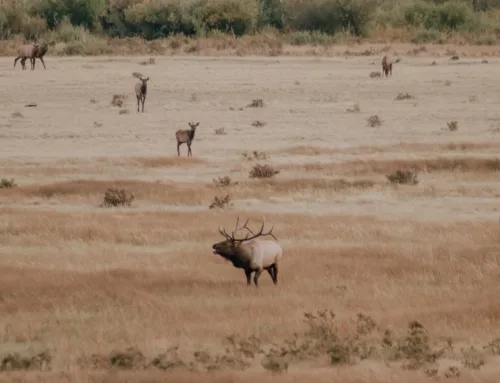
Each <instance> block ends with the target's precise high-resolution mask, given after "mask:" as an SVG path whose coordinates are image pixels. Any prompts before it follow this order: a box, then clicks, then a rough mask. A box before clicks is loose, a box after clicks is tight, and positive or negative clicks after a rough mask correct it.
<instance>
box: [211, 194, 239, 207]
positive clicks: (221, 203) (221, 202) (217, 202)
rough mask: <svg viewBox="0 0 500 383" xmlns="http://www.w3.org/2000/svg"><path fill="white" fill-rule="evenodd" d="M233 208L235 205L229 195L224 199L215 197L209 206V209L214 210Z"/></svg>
mask: <svg viewBox="0 0 500 383" xmlns="http://www.w3.org/2000/svg"><path fill="white" fill-rule="evenodd" d="M232 206H233V204H232V203H231V197H230V196H229V194H227V195H225V196H224V197H217V196H216V197H214V199H213V201H212V203H211V204H210V205H209V206H208V208H209V209H214V208H216V207H218V208H219V209H225V208H228V207H232Z"/></svg>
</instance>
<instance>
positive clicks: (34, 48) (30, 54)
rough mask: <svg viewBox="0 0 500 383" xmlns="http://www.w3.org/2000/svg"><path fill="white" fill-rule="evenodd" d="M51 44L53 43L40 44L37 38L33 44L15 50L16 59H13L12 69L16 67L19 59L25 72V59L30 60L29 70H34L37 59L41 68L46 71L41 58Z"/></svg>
mask: <svg viewBox="0 0 500 383" xmlns="http://www.w3.org/2000/svg"><path fill="white" fill-rule="evenodd" d="M53 42H54V41H51V42H49V43H46V42H43V41H42V42H41V41H40V40H38V38H37V40H36V42H35V44H25V45H21V46H20V47H19V48H18V50H17V57H16V58H15V59H14V68H15V67H16V63H17V60H19V59H21V65H22V67H23V70H26V64H25V62H26V59H30V63H31V70H34V69H35V60H36V59H37V58H39V59H40V61H41V62H42V64H43V68H44V69H47V68H46V67H45V62H44V61H43V56H44V55H45V53H47V50H48V46H49V45H50V44H52V43H53Z"/></svg>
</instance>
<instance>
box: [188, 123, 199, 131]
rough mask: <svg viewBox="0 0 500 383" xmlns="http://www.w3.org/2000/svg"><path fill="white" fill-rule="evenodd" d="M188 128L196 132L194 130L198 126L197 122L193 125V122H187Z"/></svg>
mask: <svg viewBox="0 0 500 383" xmlns="http://www.w3.org/2000/svg"><path fill="white" fill-rule="evenodd" d="M188 124H189V126H190V127H191V129H192V130H196V128H197V127H198V125H200V123H199V122H197V123H194V122H188Z"/></svg>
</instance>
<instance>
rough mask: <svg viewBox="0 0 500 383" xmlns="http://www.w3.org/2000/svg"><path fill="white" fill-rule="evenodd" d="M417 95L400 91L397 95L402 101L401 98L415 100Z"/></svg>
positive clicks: (397, 98)
mask: <svg viewBox="0 0 500 383" xmlns="http://www.w3.org/2000/svg"><path fill="white" fill-rule="evenodd" d="M414 98H415V96H413V95H411V94H410V93H408V92H406V93H399V94H398V95H397V96H396V100H398V101H401V100H413V99H414Z"/></svg>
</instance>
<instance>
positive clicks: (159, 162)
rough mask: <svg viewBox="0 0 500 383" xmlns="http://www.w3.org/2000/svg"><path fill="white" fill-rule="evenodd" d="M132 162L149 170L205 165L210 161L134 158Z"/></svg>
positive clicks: (181, 158) (198, 159) (176, 158)
mask: <svg viewBox="0 0 500 383" xmlns="http://www.w3.org/2000/svg"><path fill="white" fill-rule="evenodd" d="M130 162H131V163H132V164H133V165H140V166H144V167H148V168H167V167H174V166H190V165H205V164H208V161H206V160H204V159H201V158H196V157H194V158H186V157H179V156H171V157H133V158H132V159H131V160H130Z"/></svg>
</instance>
